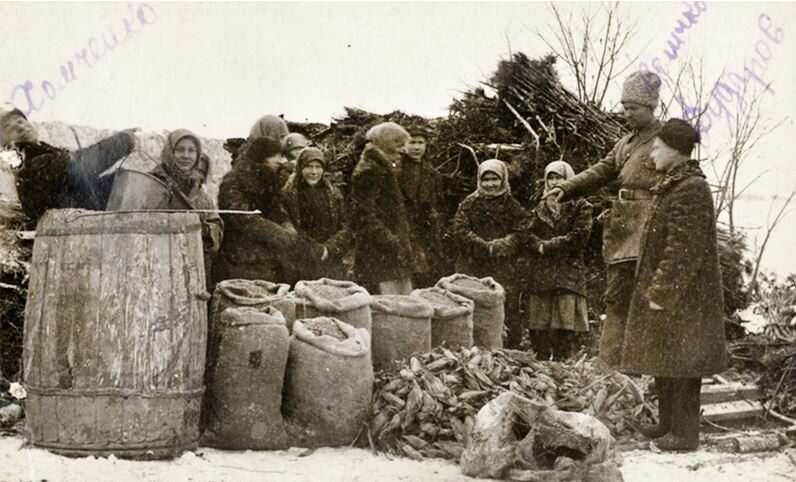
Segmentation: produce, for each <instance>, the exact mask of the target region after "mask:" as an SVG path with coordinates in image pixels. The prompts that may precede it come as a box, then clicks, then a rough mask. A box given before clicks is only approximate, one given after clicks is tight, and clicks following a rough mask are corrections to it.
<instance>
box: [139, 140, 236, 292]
mask: <svg viewBox="0 0 796 482" xmlns="http://www.w3.org/2000/svg"><path fill="white" fill-rule="evenodd" d="M209 171H210V160H209V158H208V157H207V156H206V155H204V153H203V152H202V143H201V141H200V140H199V138H198V137H197V136H196V134H194V133H193V132H191V131H189V130H187V129H177V130H175V131H172V132H171V133H170V134H169V135H168V137H167V138H166V144H165V145H164V146H163V151H162V153H161V155H160V164H159V165H158V166H157V167H155V168H154V169H153V170H152V171H150V174H152V175H153V176H155V177H157V178H158V179H160V180H161V181H163V182H164V183H166V185H167V186H168V187H169V191H171V194H172V198H174V199H177V200H178V201H177V205H180V204H184V205H185V206H186V207H187V208H188V209H208V210H213V209H216V206H215V203H213V200H212V199H211V198H210V195H209V194H207V191H205V189H204V185H205V183H206V182H207V176H208V174H209ZM199 220H200V221H201V222H202V244H203V245H204V258H205V273H206V279H207V286H208V287H210V282H211V280H210V273H211V272H212V265H213V258H214V257H215V255H216V253H217V252H218V249H219V248H220V247H221V241H222V239H223V236H224V222H223V221H222V220H221V216H219V215H218V213H199Z"/></svg>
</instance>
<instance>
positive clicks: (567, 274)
mask: <svg viewBox="0 0 796 482" xmlns="http://www.w3.org/2000/svg"><path fill="white" fill-rule="evenodd" d="M574 176H575V173H574V171H573V170H572V166H570V165H569V164H568V163H566V162H564V161H555V162H551V163H550V164H548V165H547V167H545V170H544V192H545V194H544V196H543V198H542V200H541V202H539V204H538V205H537V206H536V209H534V211H533V216H532V219H531V224H530V227H529V235H528V237H529V240H530V242H529V244H530V250H531V252H532V253H533V255H534V263H533V265H532V269H531V273H530V281H531V282H530V286H531V293H530V296H529V313H530V320H529V328H530V329H531V336H530V340H531V346H532V347H533V349H534V351H535V352H536V354H537V356H538V357H539V358H541V359H549V358H550V357H551V356H552V357H553V358H555V359H559V360H561V359H565V358H567V357H568V356H570V355H571V353H572V350H573V348H575V346H576V343H577V336H576V334H577V333H585V332H588V331H589V318H588V307H587V304H586V279H585V276H584V274H583V273H584V264H583V250H584V249H585V247H586V243H587V242H588V241H589V236H590V235H591V226H592V217H591V214H592V206H591V204H589V203H588V202H587V201H586V200H584V199H577V200H575V201H568V202H564V203H557V202H556V201H554V200H553V199H552V198H550V197H547V193H548V192H549V191H550V190H551V189H553V188H554V187H556V186H558V185H559V184H561V183H562V182H564V181H566V180H568V179H571V178H573V177H574Z"/></svg>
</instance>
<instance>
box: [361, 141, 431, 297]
mask: <svg viewBox="0 0 796 482" xmlns="http://www.w3.org/2000/svg"><path fill="white" fill-rule="evenodd" d="M351 183H352V187H351V201H352V208H353V210H352V216H351V222H352V225H353V229H354V233H355V234H354V239H355V242H354V276H355V277H356V279H357V280H358V281H359V282H361V283H364V284H373V283H380V282H383V281H390V280H395V279H399V278H404V277H407V276H410V275H411V274H412V273H413V272H414V271H415V264H414V255H413V251H412V238H411V231H410V228H409V222H408V218H407V215H406V209H405V207H404V203H403V194H402V193H401V188H400V187H399V186H398V180H397V178H396V175H395V171H394V170H393V167H392V166H391V164H390V161H389V160H388V159H387V158H386V157H385V155H384V154H383V153H382V152H381V151H380V150H379V149H377V148H376V147H375V146H373V145H372V144H368V145H367V146H365V150H364V151H362V156H361V157H360V160H359V163H357V166H356V168H355V169H354V174H353V176H352V179H351Z"/></svg>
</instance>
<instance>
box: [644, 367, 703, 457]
mask: <svg viewBox="0 0 796 482" xmlns="http://www.w3.org/2000/svg"><path fill="white" fill-rule="evenodd" d="M701 386H702V379H701V378H675V379H674V403H673V404H672V407H673V411H672V431H671V432H669V433H668V434H667V435H664V436H663V437H661V438H660V439H658V440H657V441H656V442H655V445H656V446H657V447H658V448H659V449H661V450H667V451H692V450H696V448H697V447H698V446H699V416H700V400H699V391H700V388H701Z"/></svg>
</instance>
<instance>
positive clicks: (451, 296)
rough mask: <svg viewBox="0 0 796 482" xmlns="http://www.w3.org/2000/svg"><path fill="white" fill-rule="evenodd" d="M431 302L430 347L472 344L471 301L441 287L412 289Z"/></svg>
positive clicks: (453, 346)
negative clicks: (432, 311)
mask: <svg viewBox="0 0 796 482" xmlns="http://www.w3.org/2000/svg"><path fill="white" fill-rule="evenodd" d="M411 296H417V297H420V298H423V299H424V300H426V301H428V302H429V303H431V305H432V306H433V307H434V317H433V318H432V319H431V347H432V348H433V347H436V346H440V345H443V344H444V345H445V346H447V347H450V348H459V347H466V348H469V347H471V346H473V306H474V304H473V302H472V300H468V299H467V298H465V297H464V296H460V295H457V294H456V293H451V292H450V291H448V290H446V289H442V288H437V287H434V288H424V289H420V290H414V291H412V295H411Z"/></svg>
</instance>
